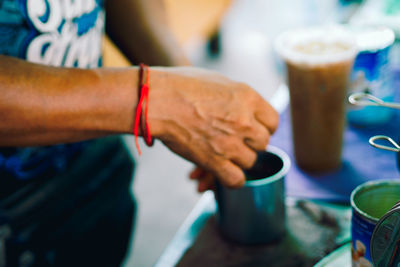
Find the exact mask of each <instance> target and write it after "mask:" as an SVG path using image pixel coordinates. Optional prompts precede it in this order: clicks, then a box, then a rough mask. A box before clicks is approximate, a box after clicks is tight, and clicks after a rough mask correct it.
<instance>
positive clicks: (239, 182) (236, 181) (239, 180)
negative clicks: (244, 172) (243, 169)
mask: <svg viewBox="0 0 400 267" xmlns="http://www.w3.org/2000/svg"><path fill="white" fill-rule="evenodd" d="M244 182H245V179H244V177H241V176H231V177H230V179H229V180H228V181H227V186H228V187H230V188H240V187H242V186H243V185H244Z"/></svg>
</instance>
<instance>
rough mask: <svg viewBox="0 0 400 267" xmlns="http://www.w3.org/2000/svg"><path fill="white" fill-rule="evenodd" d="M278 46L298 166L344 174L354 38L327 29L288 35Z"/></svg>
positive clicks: (342, 31) (334, 28) (337, 28)
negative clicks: (347, 98)
mask: <svg viewBox="0 0 400 267" xmlns="http://www.w3.org/2000/svg"><path fill="white" fill-rule="evenodd" d="M275 45H276V49H277V51H278V53H279V54H280V56H281V57H282V58H283V59H284V61H285V63H286V66H287V79H288V85H289V92H290V108H291V120H292V133H293V143H294V154H295V159H296V163H297V165H298V166H299V167H300V168H301V169H303V170H305V171H309V172H327V171H332V170H335V169H338V168H339V167H340V165H341V152H342V143H343V131H344V126H345V100H346V93H347V89H348V83H349V78H350V72H351V70H352V66H353V62H354V58H355V56H356V53H357V48H356V43H355V40H354V38H353V37H352V36H351V34H350V33H349V32H348V31H347V30H346V29H345V28H343V27H340V26H321V27H313V28H303V29H297V30H291V31H288V32H285V33H283V34H281V35H280V36H279V37H278V38H277V40H276V44H275Z"/></svg>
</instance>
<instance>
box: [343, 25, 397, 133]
mask: <svg viewBox="0 0 400 267" xmlns="http://www.w3.org/2000/svg"><path fill="white" fill-rule="evenodd" d="M351 30H352V32H353V33H354V35H355V38H356V42H357V46H358V49H359V52H358V55H357V57H356V59H355V61H354V66H353V71H352V74H351V79H350V85H349V93H350V94H353V93H368V94H372V95H374V96H376V97H378V98H380V99H382V100H383V101H387V102H392V101H393V98H394V88H393V84H392V74H391V68H390V64H389V63H390V62H389V54H390V51H391V48H392V46H393V43H394V40H395V35H394V32H393V30H391V29H389V28H386V27H383V26H382V27H381V26H376V27H373V26H369V27H368V26H365V27H352V28H351ZM393 114H394V110H392V109H389V108H385V107H376V106H367V107H357V106H349V107H348V111H347V120H348V121H349V122H350V123H351V124H354V125H359V126H372V125H378V124H383V123H385V122H387V121H389V120H390V119H391V117H392V116H393Z"/></svg>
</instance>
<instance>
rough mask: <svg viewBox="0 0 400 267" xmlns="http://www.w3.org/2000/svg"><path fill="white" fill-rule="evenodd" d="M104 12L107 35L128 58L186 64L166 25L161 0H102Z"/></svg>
mask: <svg viewBox="0 0 400 267" xmlns="http://www.w3.org/2000/svg"><path fill="white" fill-rule="evenodd" d="M106 16H107V19H106V30H107V33H108V35H109V36H110V37H111V39H112V40H113V41H114V42H115V43H116V44H117V46H118V47H119V48H120V49H121V50H122V52H123V53H124V54H125V55H126V56H127V57H128V59H129V60H131V62H133V63H139V62H144V63H146V64H149V65H159V66H176V65H188V64H189V62H188V60H187V58H186V57H185V55H184V54H183V51H182V49H181V48H180V47H179V45H178V43H177V41H176V39H175V38H174V36H173V34H172V33H171V31H170V29H169V28H168V26H167V19H166V14H165V10H164V7H163V1H162V0H113V1H106Z"/></svg>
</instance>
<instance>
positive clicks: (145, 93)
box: [133, 64, 153, 155]
mask: <svg viewBox="0 0 400 267" xmlns="http://www.w3.org/2000/svg"><path fill="white" fill-rule="evenodd" d="M149 77H150V71H149V67H148V66H147V65H145V64H140V65H139V92H138V93H139V101H138V105H137V107H136V116H135V125H134V129H133V133H134V135H135V143H136V148H137V150H138V152H139V155H141V154H142V151H141V150H140V146H139V142H138V131H139V127H141V129H142V133H143V136H144V140H145V142H146V144H147V145H148V146H152V145H153V138H152V137H151V134H150V126H149V122H148V117H147V113H148V106H149V105H148V103H149ZM143 106H144V109H143ZM142 115H143V116H142ZM143 119H144V121H143Z"/></svg>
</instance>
